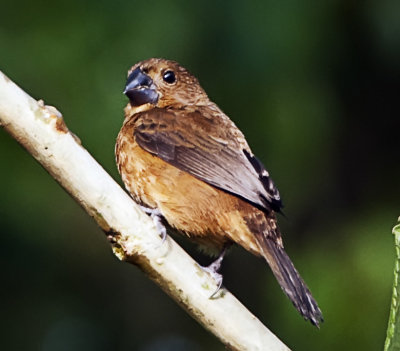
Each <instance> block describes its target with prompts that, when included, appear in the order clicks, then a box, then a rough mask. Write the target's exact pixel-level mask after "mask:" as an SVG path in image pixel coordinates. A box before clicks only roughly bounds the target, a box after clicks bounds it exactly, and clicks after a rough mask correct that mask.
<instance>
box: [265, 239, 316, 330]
mask: <svg viewBox="0 0 400 351" xmlns="http://www.w3.org/2000/svg"><path fill="white" fill-rule="evenodd" d="M257 242H258V244H259V246H260V248H261V250H262V254H263V256H264V258H265V260H266V261H267V262H268V264H269V266H270V267H271V269H272V272H273V273H274V275H275V277H276V279H277V280H278V282H279V284H280V286H281V288H282V290H283V291H284V292H285V294H286V295H287V296H288V297H289V299H290V300H291V301H292V303H293V305H294V307H296V309H297V310H298V311H299V312H300V314H301V315H302V316H303V317H304V319H306V320H309V321H310V322H311V323H312V324H314V325H315V326H317V327H319V324H320V323H321V322H322V321H323V317H322V312H321V310H320V309H319V307H318V304H317V302H316V301H315V300H314V298H313V297H312V295H311V292H310V290H309V289H308V287H307V285H306V283H304V281H303V279H302V278H301V277H300V275H299V273H298V272H297V270H296V268H295V267H294V265H293V263H292V261H291V260H290V258H289V256H288V255H287V254H286V252H285V251H284V249H283V247H282V245H280V243H279V241H277V240H276V238H273V237H271V235H270V233H268V234H267V235H266V233H265V232H264V233H260V234H258V235H257Z"/></svg>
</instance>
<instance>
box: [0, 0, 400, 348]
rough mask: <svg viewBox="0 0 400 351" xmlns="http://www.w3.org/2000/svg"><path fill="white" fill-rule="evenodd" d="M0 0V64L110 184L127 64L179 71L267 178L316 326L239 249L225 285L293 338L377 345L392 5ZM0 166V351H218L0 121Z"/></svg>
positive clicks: (382, 315)
mask: <svg viewBox="0 0 400 351" xmlns="http://www.w3.org/2000/svg"><path fill="white" fill-rule="evenodd" d="M0 5H1V6H0V70H2V71H3V72H4V73H6V74H7V75H8V76H9V77H10V78H11V79H13V80H14V81H16V82H17V83H18V84H19V85H21V87H22V88H24V89H25V90H26V91H27V92H29V93H30V94H31V95H32V96H34V97H35V98H37V99H39V98H41V99H44V100H45V102H46V104H50V105H54V106H56V107H57V108H58V109H59V110H60V111H61V112H62V113H63V114H64V116H65V120H66V122H67V124H68V126H69V128H70V129H71V130H72V131H73V132H74V133H76V134H77V135H78V136H79V137H80V138H81V140H82V142H83V145H84V146H85V147H86V148H87V149H88V150H89V151H90V152H91V153H92V154H93V155H94V157H95V158H96V159H97V160H98V161H99V162H100V163H101V164H102V165H103V166H104V167H105V169H106V170H107V171H109V172H110V173H111V174H112V175H113V176H114V178H115V179H117V180H118V181H120V180H119V176H118V174H117V171H116V167H115V165H114V150H113V149H114V141H115V138H116V135H117V133H118V130H119V128H120V126H121V123H122V116H123V114H122V108H123V106H124V105H125V104H126V99H125V98H124V96H123V94H122V89H123V87H124V83H125V78H126V71H127V69H128V68H129V67H130V66H131V65H133V64H134V63H135V62H137V61H139V60H142V59H145V58H149V57H165V58H170V59H174V60H177V61H179V62H180V63H182V64H183V65H184V66H185V67H187V68H188V69H189V70H190V71H192V72H193V73H194V74H195V75H196V76H197V77H198V78H199V79H200V82H201V83H202V85H203V87H204V88H205V90H206V91H207V92H208V93H209V95H210V97H211V98H212V99H213V100H214V101H215V102H217V103H218V104H219V106H220V107H221V108H222V109H223V110H224V111H225V112H226V113H227V114H228V115H229V116H230V117H231V118H232V119H233V120H234V121H235V122H236V123H237V124H238V126H239V127H240V128H241V129H242V130H243V132H244V133H245V135H246V136H247V139H248V141H249V143H250V145H251V146H252V148H253V151H254V152H255V153H256V154H257V155H258V157H259V158H260V159H261V160H262V161H263V162H264V164H265V165H266V166H267V168H268V170H269V171H270V173H271V174H272V176H273V178H274V180H275V182H276V184H277V185H278V187H279V189H280V191H281V194H282V196H283V200H284V203H285V205H286V207H285V213H286V216H287V218H288V219H285V218H284V217H281V218H280V225H281V228H282V230H283V232H284V239H285V243H286V248H287V251H288V253H289V254H290V256H291V257H292V259H293V261H294V262H295V264H296V266H297V267H298V269H299V271H300V272H301V273H302V275H303V277H304V279H305V280H306V281H307V283H308V285H309V286H310V288H311V290H312V291H313V294H314V296H315V297H316V299H317V300H318V302H319V304H320V306H321V308H322V310H323V312H324V317H325V320H326V322H325V323H324V324H323V325H322V328H321V330H317V329H316V328H314V327H312V326H311V325H309V324H307V323H305V322H304V321H303V320H302V319H301V317H300V316H299V315H298V314H297V312H296V311H295V310H294V309H293V307H292V306H291V304H290V302H289V301H288V300H287V299H286V298H285V297H284V295H283V293H282V292H281V291H280V289H279V287H278V284H277V283H276V282H275V280H274V278H273V276H272V274H271V273H270V271H269V269H268V268H267V267H266V265H265V264H264V262H263V261H261V260H259V259H257V258H254V257H253V256H251V255H250V254H247V253H246V252H244V251H243V250H241V249H234V250H233V251H232V253H231V254H230V255H229V256H228V258H227V259H226V261H225V262H224V267H223V272H224V274H225V281H224V282H225V285H226V286H227V287H228V288H229V289H230V290H231V291H232V292H233V293H234V294H236V295H237V296H238V297H239V298H240V300H241V301H243V303H244V304H245V305H246V306H248V307H249V309H250V310H251V311H253V312H254V313H255V314H256V315H257V316H258V317H259V318H260V319H261V320H262V321H263V322H264V323H265V324H266V325H267V326H268V327H269V328H270V329H272V330H273V331H274V332H275V333H276V334H277V335H278V336H279V337H280V338H281V339H282V340H283V341H284V342H285V343H286V344H288V345H289V346H290V347H292V348H293V349H294V350H327V351H328V350H347V349H356V350H379V349H382V347H383V343H384V339H385V333H386V326H387V318H388V313H389V304H390V297H391V286H392V269H393V260H394V249H393V238H392V235H391V228H392V226H393V224H394V222H395V220H396V218H397V216H398V215H399V214H400V213H399V195H400V191H399V190H400V189H399V184H398V182H399V171H400V169H399V168H400V163H399V162H398V157H399V146H398V145H399V144H398V130H399V126H400V121H399V117H400V113H399V112H400V111H399V110H400V109H399V85H400V2H399V1H395V0H382V1H372V0H368V1H363V2H357V1H348V0H346V1H345V0H342V1H311V2H306V1H299V0H297V1H296V0H289V1H282V2H279V1H272V0H269V1H264V2H261V1H247V2H243V1H238V0H233V1H229V2H228V1H226V2H223V1H197V2H192V1H183V0H182V1H179V0H176V1H146V2H145V1H136V0H131V1H122V0H117V1H105V0H96V1H94V0H89V1H76V0H69V1H48V0H43V1H33V2H32V1H27V0H21V1H19V2H18V4H17V3H15V2H14V3H11V2H6V1H5V0H1V1H0ZM0 164H1V172H0V182H1V190H0V191H1V192H0V196H1V202H0V225H1V226H0V228H1V233H2V235H1V238H2V240H1V244H0V250H1V255H0V264H1V267H2V269H1V281H2V283H1V289H0V311H1V318H0V335H1V337H0V348H1V349H2V350H44V351H48V350H52V351H53V350H55V351H58V350H61V351H63V350H76V351H79V350H85V351H89V350H100V351H102V350H140V351H158V350H177V351H180V350H195V351H199V350H223V347H222V345H220V344H219V342H218V341H217V340H216V339H215V338H214V337H213V336H211V335H209V334H208V333H207V332H206V331H204V330H203V329H202V327H200V326H199V325H198V324H197V323H196V322H195V321H193V320H192V319H191V318H190V317H189V316H187V315H186V314H185V312H183V311H182V310H181V309H180V308H179V307H178V306H177V305H176V304H175V303H174V302H172V301H171V300H170V299H169V298H168V297H167V296H165V295H164V293H163V292H161V291H160V290H159V289H158V288H157V287H156V286H155V285H154V284H153V283H151V282H150V281H148V280H147V278H145V277H144V276H143V274H142V273H141V272H139V270H137V269H136V268H135V267H133V266H130V265H127V264H123V263H120V262H118V261H117V259H116V258H115V257H114V256H113V255H112V253H111V249H110V246H109V245H108V243H107V241H106V238H105V237H104V236H103V235H102V233H101V231H100V230H99V229H98V228H97V226H96V225H95V224H94V222H93V221H92V220H91V219H90V218H88V216H87V215H86V214H85V213H84V212H83V210H82V209H81V208H80V207H79V206H78V205H77V204H76V203H75V202H74V201H73V200H72V199H71V198H70V197H69V196H68V195H67V194H66V193H65V192H64V191H63V190H62V189H61V188H60V187H59V186H58V185H57V183H56V182H55V181H54V180H52V178H51V177H50V176H48V175H47V174H46V172H45V171H44V170H43V169H42V168H41V167H40V166H39V165H38V164H37V163H36V162H35V161H34V160H33V159H32V157H31V156H29V155H28V154H27V153H26V152H25V151H24V150H23V149H22V148H21V147H20V146H19V145H18V144H17V143H16V142H15V141H14V140H13V139H11V138H10V137H9V136H8V135H7V134H6V133H5V132H4V131H3V130H0ZM192 253H193V250H192ZM193 255H194V256H195V257H196V258H197V259H198V260H200V261H201V262H202V263H206V262H209V260H207V258H204V257H202V256H199V255H198V254H197V253H196V252H194V253H193Z"/></svg>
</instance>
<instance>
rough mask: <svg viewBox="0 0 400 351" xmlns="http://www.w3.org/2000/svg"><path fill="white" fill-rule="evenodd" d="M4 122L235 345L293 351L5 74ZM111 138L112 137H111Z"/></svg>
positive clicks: (122, 251)
mask: <svg viewBox="0 0 400 351" xmlns="http://www.w3.org/2000/svg"><path fill="white" fill-rule="evenodd" d="M0 124H1V125H2V127H3V128H4V129H5V130H6V131H7V132H8V133H10V134H11V135H12V136H13V137H14V138H15V139H16V140H17V141H18V142H19V143H20V144H21V145H22V146H24V147H25V148H26V149H27V150H28V152H29V153H30V154H31V155H32V156H33V157H34V158H35V159H36V160H37V161H39V163H40V164H41V165H42V166H43V167H44V168H45V169H46V170H47V171H48V172H49V173H50V174H51V175H52V176H53V177H54V178H55V179H56V180H57V181H58V182H59V183H60V184H61V185H62V186H63V187H64V189H65V190H66V191H67V192H68V193H69V194H71V195H72V196H73V197H74V198H75V199H76V200H77V201H78V202H79V203H80V205H81V206H82V207H83V208H84V209H85V210H86V211H87V213H88V214H89V215H90V216H92V217H93V218H94V219H95V220H96V222H97V223H98V224H99V226H100V227H101V228H102V229H103V231H104V232H105V233H106V234H107V236H108V238H109V240H110V242H111V244H112V247H113V251H114V253H115V254H116V255H117V256H118V258H119V259H121V260H123V261H127V262H130V263H133V264H135V265H137V266H139V267H140V268H141V269H142V270H143V271H144V272H145V273H146V274H147V275H148V276H149V277H150V278H151V279H152V280H154V281H155V282H156V283H157V284H158V285H159V286H160V287H161V288H162V289H163V290H164V291H165V292H166V293H167V294H169V295H170V296H171V297H172V298H173V299H174V300H175V301H177V302H178V303H179V304H180V305H181V306H182V307H183V308H184V309H185V310H186V311H187V312H188V313H189V314H190V315H192V316H193V318H195V319H196V320H197V321H199V323H201V324H202V325H203V326H204V327H205V328H206V329H208V330H209V331H211V332H212V333H213V334H215V335H216V336H217V337H218V338H219V339H220V340H221V341H222V342H223V343H224V344H225V345H227V346H228V348H230V349H232V350H289V349H288V347H287V346H285V345H284V344H283V343H282V342H281V341H280V340H279V339H278V338H277V337H276V336H275V335H274V334H273V333H271V331H269V330H268V329H267V328H266V327H265V326H264V325H263V324H262V323H261V322H260V321H259V320H258V319H257V318H256V317H255V316H254V315H252V314H251V313H250V312H249V311H248V310H247V309H246V308H245V307H244V306H243V305H242V304H241V303H240V302H239V301H238V300H237V299H236V298H235V297H234V296H233V295H232V294H231V293H229V292H228V291H227V290H226V289H221V291H220V292H219V293H218V294H217V296H215V297H214V298H213V299H210V296H211V295H212V293H213V292H214V291H215V289H216V283H215V281H214V280H213V279H212V277H211V276H210V275H209V274H208V273H206V272H204V271H203V270H202V269H201V268H200V267H199V265H198V264H197V263H196V262H195V261H194V260H193V259H192V258H191V257H190V256H189V255H188V254H187V253H186V252H185V251H184V250H183V249H182V248H181V247H179V246H178V245H177V244H176V243H175V242H174V241H173V240H172V239H171V238H170V237H168V238H167V240H166V241H165V242H164V243H162V240H161V238H160V236H159V235H158V233H157V231H156V228H155V226H154V224H153V221H152V220H151V219H150V218H149V217H148V216H147V215H146V214H145V213H144V212H142V210H141V209H140V208H139V207H138V205H137V204H135V202H134V201H133V200H132V199H131V198H130V197H129V196H128V195H127V193H125V192H124V191H123V190H122V189H121V188H120V186H119V185H118V184H117V183H116V182H115V181H114V180H113V179H112V178H111V177H110V176H109V175H108V174H107V173H106V172H105V171H104V169H103V168H102V167H101V166H100V165H99V164H98V163H97V162H96V161H95V160H94V159H93V157H92V156H91V155H90V154H89V153H88V152H87V151H86V150H85V149H84V148H83V147H82V146H81V145H80V142H79V139H78V138H77V137H76V136H74V135H73V134H72V133H71V132H70V131H69V130H68V128H67V126H66V125H65V123H64V120H63V117H62V115H61V114H60V113H59V112H58V111H57V110H56V109H55V108H54V107H51V106H45V105H44V103H43V102H42V101H36V100H35V99H33V98H32V97H30V96H29V95H28V94H26V93H25V92H24V91H23V90H21V89H20V88H19V87H18V86H17V85H16V84H15V83H13V82H12V81H11V80H10V79H9V78H7V77H6V76H5V75H4V74H3V73H2V72H0ZM110 137H112V136H110Z"/></svg>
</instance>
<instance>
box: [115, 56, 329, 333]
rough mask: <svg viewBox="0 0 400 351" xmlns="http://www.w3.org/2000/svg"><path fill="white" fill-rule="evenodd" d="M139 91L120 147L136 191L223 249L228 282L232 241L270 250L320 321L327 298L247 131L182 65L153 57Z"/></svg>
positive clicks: (182, 227) (137, 69)
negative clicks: (316, 294) (316, 291)
mask: <svg viewBox="0 0 400 351" xmlns="http://www.w3.org/2000/svg"><path fill="white" fill-rule="evenodd" d="M124 93H125V94H126V96H127V97H128V98H129V103H128V105H127V106H126V108H125V120H124V123H123V126H122V128H121V131H120V132H119V134H118V138H117V143H116V147H115V153H116V161H117V165H118V170H119V172H120V174H121V177H122V180H123V182H124V183H125V186H126V188H127V189H128V191H129V192H130V194H131V195H132V197H133V198H134V199H135V201H137V202H138V203H139V204H140V205H142V208H143V209H144V210H145V211H146V212H147V213H149V214H151V216H152V218H153V219H154V221H155V222H156V224H157V226H158V228H159V230H160V233H161V234H162V235H163V237H164V238H165V236H166V231H165V228H164V227H163V226H162V224H161V223H162V220H165V221H166V222H167V223H168V224H169V226H171V227H172V228H174V229H176V230H177V231H179V232H180V233H182V234H184V235H186V236H187V237H189V238H191V239H192V240H195V241H196V242H198V243H200V244H202V245H205V246H208V247H211V248H213V249H216V250H218V251H219V252H221V254H220V256H219V257H218V259H217V260H216V261H215V262H214V263H213V264H211V265H210V266H209V267H207V270H208V271H209V272H210V273H211V274H212V275H213V276H214V277H215V279H216V280H217V283H218V285H219V286H220V285H221V283H222V276H221V275H219V274H218V269H219V267H220V265H221V262H222V258H223V256H224V254H225V251H226V248H227V247H229V246H230V245H231V244H232V243H236V244H238V245H240V246H242V247H243V248H245V249H246V250H247V251H249V252H251V253H252V254H254V255H256V256H261V257H263V258H264V259H265V260H266V261H267V263H268V264H269V266H270V267H271V270H272V272H273V274H274V275H275V277H276V279H277V280H278V282H279V284H280V286H281V288H282V290H283V291H284V292H285V294H286V295H287V296H288V297H289V299H290V300H291V301H292V303H293V305H294V306H295V307H296V309H297V310H298V311H299V312H300V314H301V315H302V316H303V317H304V318H305V319H306V320H310V321H311V323H312V324H314V325H316V326H319V323H320V322H321V321H322V320H323V319H322V313H321V311H320V309H319V308H318V305H317V302H316V301H315V300H314V298H313V297H312V295H311V293H310V290H309V289H308V287H307V286H306V284H305V283H304V281H303V280H302V278H301V277H300V275H299V273H298V272H297V270H296V269H295V267H294V265H293V263H292V261H291V260H290V258H289V257H288V255H287V254H286V252H285V251H284V248H283V243H282V238H281V234H280V231H279V228H278V226H277V220H276V216H275V214H276V213H277V212H280V210H281V208H282V203H281V199H280V196H279V192H278V189H277V188H276V186H275V185H274V183H273V181H272V179H271V178H270V175H269V173H268V172H267V170H266V169H265V168H264V166H263V165H262V163H261V162H260V161H259V160H258V159H257V158H256V157H255V156H254V155H253V153H252V151H251V149H250V147H249V145H248V144H247V141H246V139H245V138H244V135H243V134H242V132H241V131H240V130H239V129H238V128H237V127H236V125H235V124H234V123H233V122H232V121H231V120H230V119H229V117H228V116H226V115H225V114H224V113H223V112H222V111H221V110H220V108H219V107H218V106H217V105H216V104H215V103H213V102H212V101H211V100H210V99H209V98H208V96H207V94H206V92H205V91H204V90H203V89H202V87H201V86H200V84H199V82H198V80H197V79H196V78H195V77H194V76H193V75H191V74H190V73H189V72H188V71H187V70H186V69H185V68H183V67H182V66H180V65H179V64H178V63H177V62H174V61H169V60H164V59H156V58H152V59H149V60H145V61H142V62H139V63H137V64H136V65H134V66H133V67H132V68H131V69H130V70H129V72H128V80H127V83H126V87H125V91H124Z"/></svg>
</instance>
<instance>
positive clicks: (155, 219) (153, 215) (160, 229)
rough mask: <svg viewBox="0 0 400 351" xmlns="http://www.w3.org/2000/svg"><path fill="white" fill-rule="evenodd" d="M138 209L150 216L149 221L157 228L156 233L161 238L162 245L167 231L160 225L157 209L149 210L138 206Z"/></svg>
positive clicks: (160, 218) (159, 214) (160, 217)
mask: <svg viewBox="0 0 400 351" xmlns="http://www.w3.org/2000/svg"><path fill="white" fill-rule="evenodd" d="M139 206H140V208H141V209H142V210H143V211H144V212H145V213H147V214H148V215H150V217H151V219H152V220H153V223H154V225H155V226H156V228H157V231H158V233H159V234H160V236H161V239H162V243H163V244H164V242H165V239H166V238H167V229H166V228H165V226H164V224H162V214H161V211H160V210H159V209H158V208H149V207H145V206H141V205H139Z"/></svg>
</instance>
